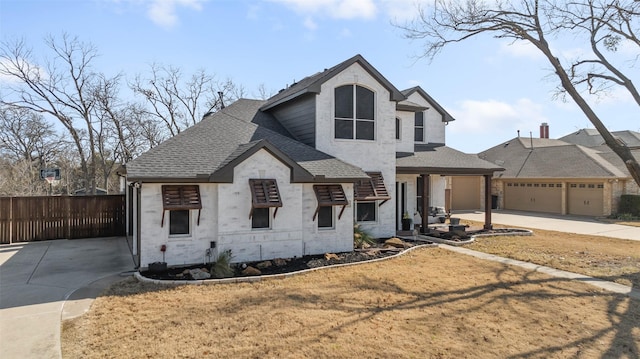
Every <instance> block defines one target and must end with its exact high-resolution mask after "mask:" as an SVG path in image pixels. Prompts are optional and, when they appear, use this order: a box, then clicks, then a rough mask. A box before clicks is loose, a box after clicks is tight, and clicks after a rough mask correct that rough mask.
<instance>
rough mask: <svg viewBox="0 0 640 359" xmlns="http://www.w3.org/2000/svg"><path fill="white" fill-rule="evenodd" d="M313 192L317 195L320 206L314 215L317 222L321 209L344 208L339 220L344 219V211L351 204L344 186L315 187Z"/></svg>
mask: <svg viewBox="0 0 640 359" xmlns="http://www.w3.org/2000/svg"><path fill="white" fill-rule="evenodd" d="M313 190H314V192H315V193H316V199H317V200H318V206H317V207H316V211H315V213H314V214H313V220H314V221H315V220H316V216H317V215H318V211H320V207H331V206H342V209H341V210H340V214H339V215H338V219H340V218H341V217H342V213H343V212H344V209H345V208H346V207H347V205H348V204H349V201H348V200H347V195H346V194H345V193H344V189H343V188H342V185H339V184H328V185H315V186H313Z"/></svg>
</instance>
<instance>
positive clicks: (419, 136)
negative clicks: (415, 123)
mask: <svg viewBox="0 0 640 359" xmlns="http://www.w3.org/2000/svg"><path fill="white" fill-rule="evenodd" d="M415 132H416V133H415V135H414V138H415V141H416V142H424V129H423V128H422V127H416V128H415Z"/></svg>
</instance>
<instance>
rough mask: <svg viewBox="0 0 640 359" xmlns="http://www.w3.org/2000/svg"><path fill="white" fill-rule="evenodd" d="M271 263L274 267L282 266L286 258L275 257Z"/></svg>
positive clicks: (285, 262)
mask: <svg viewBox="0 0 640 359" xmlns="http://www.w3.org/2000/svg"><path fill="white" fill-rule="evenodd" d="M273 264H274V265H275V266H276V267H282V266H285V265H287V260H286V259H282V258H276V259H274V260H273Z"/></svg>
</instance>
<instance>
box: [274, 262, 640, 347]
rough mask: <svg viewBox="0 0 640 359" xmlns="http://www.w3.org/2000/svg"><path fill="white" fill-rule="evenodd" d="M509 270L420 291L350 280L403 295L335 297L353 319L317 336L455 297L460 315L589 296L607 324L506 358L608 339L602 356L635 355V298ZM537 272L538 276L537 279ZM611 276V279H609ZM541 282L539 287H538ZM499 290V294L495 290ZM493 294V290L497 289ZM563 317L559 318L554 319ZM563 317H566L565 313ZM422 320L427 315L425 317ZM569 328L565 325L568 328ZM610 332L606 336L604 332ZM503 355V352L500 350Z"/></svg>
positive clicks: (352, 287) (639, 322) (638, 319)
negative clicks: (360, 301)
mask: <svg viewBox="0 0 640 359" xmlns="http://www.w3.org/2000/svg"><path fill="white" fill-rule="evenodd" d="M511 271H512V269H511V268H510V267H509V266H507V265H504V267H503V268H502V269H501V270H499V271H496V273H495V274H496V275H495V278H496V280H497V281H496V282H495V283H487V284H481V285H475V286H471V287H466V288H461V289H452V290H446V291H434V292H424V291H420V290H416V291H413V290H407V289H406V288H405V287H404V286H399V285H397V284H396V283H394V282H392V281H379V280H377V279H375V278H366V277H365V278H363V279H364V281H362V280H354V281H352V282H351V283H349V284H347V285H344V286H342V288H343V289H347V288H349V289H348V290H349V291H371V292H376V293H378V296H385V295H386V294H392V295H396V296H397V295H400V296H403V297H406V298H408V299H405V300H403V301H401V302H398V303H393V304H389V303H380V302H377V303H371V304H372V305H371V307H369V308H362V307H359V306H358V305H357V304H356V303H344V302H341V303H337V302H334V308H333V310H337V311H340V312H344V313H353V311H359V312H360V313H359V314H360V315H359V316H358V317H357V318H353V319H352V320H349V321H345V322H344V323H342V324H341V325H337V326H333V327H331V328H330V329H328V330H326V331H325V332H323V333H322V334H320V335H318V336H319V337H334V338H335V337H337V336H339V335H340V333H341V332H344V331H347V329H348V328H349V327H351V326H355V325H356V324H357V323H358V322H366V321H371V320H373V319H375V318H376V317H379V316H382V315H383V314H385V313H397V312H401V311H416V310H420V309H425V308H434V307H438V306H442V305H449V304H453V303H455V302H465V303H467V304H468V305H466V306H465V309H464V310H461V312H460V313H458V314H462V315H474V313H478V312H481V311H483V310H484V308H486V307H487V306H489V305H491V304H493V303H499V304H500V305H503V306H509V304H510V303H513V302H529V306H530V307H531V308H532V309H534V310H537V311H538V312H540V313H544V312H545V311H546V310H548V306H549V305H553V303H554V301H558V300H560V301H561V300H563V299H579V298H584V299H586V300H592V299H593V298H598V297H602V298H606V299H607V308H606V312H607V320H608V325H607V326H606V327H604V328H601V329H599V330H596V331H593V332H590V333H588V334H586V335H582V336H580V337H578V338H574V339H572V340H569V341H566V342H565V343H564V344H562V345H551V346H543V347H539V348H536V349H529V350H525V351H522V352H519V353H509V354H508V355H506V356H505V357H506V358H532V357H534V358H546V357H551V356H554V355H564V353H566V352H567V351H569V352H571V351H574V352H575V355H576V357H581V350H582V349H581V348H583V347H586V348H589V347H591V350H594V348H593V347H594V346H595V345H594V343H598V342H604V341H606V340H609V341H610V345H609V346H608V347H607V348H606V350H604V351H602V352H600V353H599V357H602V358H620V357H627V358H638V357H639V355H640V354H639V353H640V348H639V343H638V338H637V336H634V331H640V310H639V309H638V308H639V307H640V301H638V300H633V299H630V298H626V297H625V296H623V295H619V294H613V293H608V292H603V291H599V290H598V289H596V288H591V287H590V286H588V285H585V286H576V285H575V284H576V281H574V280H569V279H562V278H553V277H546V276H545V277H546V278H539V277H540V274H539V273H537V272H534V271H529V272H526V273H525V274H524V275H522V277H521V278H520V279H518V280H506V279H502V278H501V277H502V275H503V274H505V273H506V272H511ZM536 277H538V278H536ZM613 279H614V278H610V280H613ZM524 286H526V287H531V286H539V287H541V289H540V290H536V289H526V288H522V287H524ZM543 287H544V288H543ZM498 292H499V293H498ZM496 293H498V294H496ZM339 296H340V294H338V293H333V294H332V295H331V296H330V297H339ZM309 299H310V298H309V297H306V296H301V295H297V294H289V295H287V298H286V301H287V302H290V303H296V304H295V305H301V306H305V304H306V303H309ZM327 299H328V298H326V297H325V298H322V297H317V296H316V298H315V299H314V300H313V301H314V302H316V301H322V300H327ZM558 319H559V320H562V318H558ZM567 319H568V316H567ZM424 320H429V318H427V317H425V318H424ZM569 330H570V329H569ZM611 336H612V337H613V338H612V339H607V337H611ZM503 354H504V353H503Z"/></svg>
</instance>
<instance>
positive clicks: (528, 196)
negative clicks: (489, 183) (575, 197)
mask: <svg viewBox="0 0 640 359" xmlns="http://www.w3.org/2000/svg"><path fill="white" fill-rule="evenodd" d="M504 208H505V209H513V210H518V211H533V212H545V213H558V214H560V213H562V183H552V182H507V183H506V185H505V190H504Z"/></svg>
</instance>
